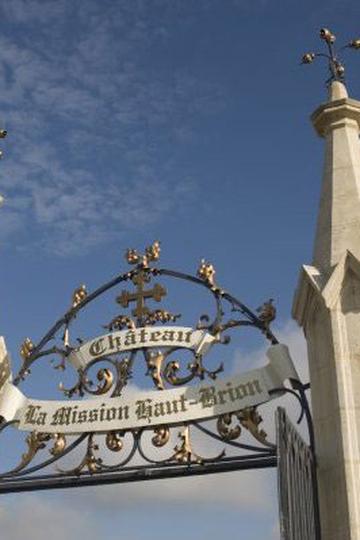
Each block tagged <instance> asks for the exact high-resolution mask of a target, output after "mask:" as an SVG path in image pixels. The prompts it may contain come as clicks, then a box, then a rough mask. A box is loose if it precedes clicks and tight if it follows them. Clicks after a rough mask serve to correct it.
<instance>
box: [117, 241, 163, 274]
mask: <svg viewBox="0 0 360 540" xmlns="http://www.w3.org/2000/svg"><path fill="white" fill-rule="evenodd" d="M160 251H161V249H160V242H159V240H156V241H155V242H153V244H151V246H148V247H147V248H146V249H145V255H142V254H141V253H139V252H138V251H137V250H136V249H128V250H127V251H126V253H125V258H126V260H127V262H128V263H129V264H137V265H138V266H141V267H143V268H148V266H149V262H153V261H158V260H159V258H160Z"/></svg>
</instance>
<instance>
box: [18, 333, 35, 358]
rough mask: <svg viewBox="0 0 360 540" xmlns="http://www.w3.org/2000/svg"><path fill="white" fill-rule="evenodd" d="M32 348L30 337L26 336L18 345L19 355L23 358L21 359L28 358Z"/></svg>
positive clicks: (33, 346)
mask: <svg viewBox="0 0 360 540" xmlns="http://www.w3.org/2000/svg"><path fill="white" fill-rule="evenodd" d="M34 348H35V345H34V344H33V342H32V341H31V339H30V338H26V339H25V340H24V342H23V344H22V345H21V347H20V355H21V357H22V358H23V360H27V359H28V358H30V356H31V354H32V352H33V350H34Z"/></svg>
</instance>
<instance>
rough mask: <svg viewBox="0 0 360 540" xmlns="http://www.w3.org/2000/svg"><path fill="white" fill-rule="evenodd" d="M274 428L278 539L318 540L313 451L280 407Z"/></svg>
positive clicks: (318, 529)
mask: <svg viewBox="0 0 360 540" xmlns="http://www.w3.org/2000/svg"><path fill="white" fill-rule="evenodd" d="M276 429H277V452H278V492H279V510H280V535H281V540H320V524H319V511H318V498H317V484H316V470H315V460H314V453H313V451H312V449H311V447H309V446H308V445H307V444H306V443H305V442H304V441H303V439H302V438H301V436H300V435H299V433H298V432H297V430H296V429H295V427H294V426H293V424H292V423H291V422H290V420H289V418H288V417H287V415H286V412H285V409H283V408H281V407H279V408H278V409H277V411H276Z"/></svg>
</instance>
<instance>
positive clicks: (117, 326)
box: [104, 315, 135, 332]
mask: <svg viewBox="0 0 360 540" xmlns="http://www.w3.org/2000/svg"><path fill="white" fill-rule="evenodd" d="M104 328H106V329H108V330H110V332H113V331H114V330H123V328H128V329H129V330H134V329H135V322H134V321H133V319H131V318H130V317H127V316H126V315H118V316H117V317H115V318H114V319H113V320H112V321H111V322H110V323H109V324H107V325H105V326H104Z"/></svg>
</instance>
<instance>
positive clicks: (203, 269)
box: [197, 259, 217, 288]
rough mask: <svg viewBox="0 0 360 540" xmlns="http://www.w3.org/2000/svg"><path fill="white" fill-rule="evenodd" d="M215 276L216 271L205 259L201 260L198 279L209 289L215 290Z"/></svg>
mask: <svg viewBox="0 0 360 540" xmlns="http://www.w3.org/2000/svg"><path fill="white" fill-rule="evenodd" d="M215 274H216V271H215V267H214V265H213V264H211V263H209V262H207V261H206V260H205V259H201V262H200V266H199V268H198V271H197V275H198V277H199V278H200V279H202V280H203V281H205V283H207V284H208V285H210V286H211V287H215V288H216V287H217V286H216V283H215Z"/></svg>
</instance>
